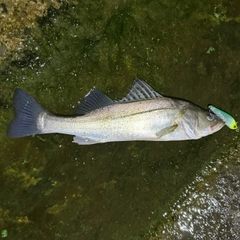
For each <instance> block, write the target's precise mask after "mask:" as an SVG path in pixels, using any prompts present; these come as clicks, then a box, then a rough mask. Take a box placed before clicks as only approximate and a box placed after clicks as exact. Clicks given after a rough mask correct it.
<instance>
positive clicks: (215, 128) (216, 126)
mask: <svg viewBox="0 0 240 240" xmlns="http://www.w3.org/2000/svg"><path fill="white" fill-rule="evenodd" d="M224 125H225V123H224V122H223V121H219V122H217V123H216V124H214V125H212V126H210V129H211V131H212V132H216V131H218V130H220V129H221V128H222V127H223V126H224Z"/></svg>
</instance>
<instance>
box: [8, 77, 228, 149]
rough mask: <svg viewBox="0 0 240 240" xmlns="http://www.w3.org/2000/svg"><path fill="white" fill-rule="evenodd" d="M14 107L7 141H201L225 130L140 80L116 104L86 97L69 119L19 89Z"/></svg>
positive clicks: (211, 116)
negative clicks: (57, 137) (58, 136)
mask: <svg viewBox="0 0 240 240" xmlns="http://www.w3.org/2000/svg"><path fill="white" fill-rule="evenodd" d="M14 105H15V119H14V120H13V121H12V123H11V124H10V125H9V128H8V136H9V137H23V136H28V135H34V134H48V133H62V134H70V135H75V137H74V141H73V142H76V143H78V144H81V145H87V144H95V143H104V142H117V141H135V140H144V141H177V140H190V139H199V138H201V137H204V136H207V135H209V134H212V133H214V132H216V131H218V130H220V129H221V128H222V127H223V126H224V122H223V121H222V120H221V119H220V118H219V117H217V116H216V115H214V114H213V113H209V112H208V111H207V110H204V109H202V108H200V107H198V106H196V105H194V104H192V103H190V102H188V101H184V100H179V99H174V98H167V97H163V96H162V95H160V94H159V93H157V92H155V91H154V90H153V89H152V88H151V87H150V86H149V85H148V84H147V83H145V82H144V81H142V80H136V81H135V83H134V85H133V87H132V89H131V90H130V92H129V93H128V95H127V96H126V97H125V98H123V99H122V100H120V101H113V100H111V99H110V98H108V97H107V96H105V95H104V94H103V93H101V92H100V91H98V90H97V89H94V90H92V91H90V92H89V94H87V95H86V96H85V98H84V100H83V102H82V103H80V105H79V108H78V111H77V115H76V116H73V117H60V116H55V115H53V114H51V113H49V112H48V111H46V110H45V109H43V108H42V107H41V106H40V105H39V104H38V103H37V102H36V101H35V100H34V99H33V98H32V97H31V96H30V95H29V94H27V93H26V92H25V91H23V90H21V89H17V90H16V91H15V96H14ZM27 125H29V126H27Z"/></svg>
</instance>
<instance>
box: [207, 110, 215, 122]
mask: <svg viewBox="0 0 240 240" xmlns="http://www.w3.org/2000/svg"><path fill="white" fill-rule="evenodd" d="M213 119H214V115H213V114H212V113H210V112H209V113H208V114H207V120H209V121H213Z"/></svg>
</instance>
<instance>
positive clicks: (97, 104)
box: [77, 88, 114, 115]
mask: <svg viewBox="0 0 240 240" xmlns="http://www.w3.org/2000/svg"><path fill="white" fill-rule="evenodd" d="M113 103H114V102H113V100H112V99H110V98H109V97H108V96H106V95H105V94H103V93H102V92H100V91H99V90H97V89H96V88H94V89H92V90H91V91H90V92H89V93H88V94H87V95H86V96H85V97H84V99H83V100H82V102H80V103H79V105H78V108H77V115H84V114H86V113H88V112H91V111H93V110H96V109H98V108H101V107H105V106H108V105H111V104H113Z"/></svg>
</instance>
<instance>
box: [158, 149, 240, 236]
mask: <svg viewBox="0 0 240 240" xmlns="http://www.w3.org/2000/svg"><path fill="white" fill-rule="evenodd" d="M239 150H240V145H238V146H237V147H236V148H234V149H232V150H231V151H230V152H229V153H228V154H227V155H226V156H225V157H224V158H222V159H217V160H216V161H215V162H213V163H212V164H211V165H209V166H207V167H206V169H205V170H204V171H203V174H202V175H201V176H197V177H196V180H195V181H194V183H193V184H191V185H190V186H189V187H188V188H187V189H186V191H185V193H184V194H183V196H182V198H180V199H179V200H178V201H177V202H176V203H175V204H174V205H173V207H172V209H171V213H170V215H169V214H165V215H164V217H165V218H166V219H167V221H168V222H169V223H168V224H166V225H165V226H164V227H163V228H162V229H161V233H160V234H159V235H158V237H156V238H153V239H239V236H240V201H239V199H240V174H239V172H240V154H239Z"/></svg>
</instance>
